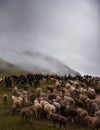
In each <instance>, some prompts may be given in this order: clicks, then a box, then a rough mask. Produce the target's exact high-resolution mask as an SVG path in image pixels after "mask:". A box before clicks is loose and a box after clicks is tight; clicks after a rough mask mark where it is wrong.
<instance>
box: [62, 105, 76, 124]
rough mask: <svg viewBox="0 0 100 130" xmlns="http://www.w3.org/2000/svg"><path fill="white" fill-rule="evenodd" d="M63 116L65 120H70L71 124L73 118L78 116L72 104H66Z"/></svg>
mask: <svg viewBox="0 0 100 130" xmlns="http://www.w3.org/2000/svg"><path fill="white" fill-rule="evenodd" d="M64 111H65V112H64V113H65V116H66V118H67V120H69V118H71V122H72V123H73V122H74V119H75V117H76V116H77V115H78V114H77V110H76V109H75V108H74V106H73V105H72V104H69V103H67V104H66V106H65V110H64Z"/></svg>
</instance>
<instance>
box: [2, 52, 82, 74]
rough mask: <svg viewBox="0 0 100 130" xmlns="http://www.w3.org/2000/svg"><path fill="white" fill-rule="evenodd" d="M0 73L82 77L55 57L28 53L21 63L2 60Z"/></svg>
mask: <svg viewBox="0 0 100 130" xmlns="http://www.w3.org/2000/svg"><path fill="white" fill-rule="evenodd" d="M0 72H7V73H19V72H31V73H41V74H58V75H72V76H76V75H80V73H79V72H77V71H75V70H73V69H71V68H70V67H68V66H67V65H65V64H64V63H62V62H61V61H59V60H57V59H56V58H54V57H53V56H50V55H47V54H44V53H40V52H30V51H26V52H23V54H22V55H21V56H20V60H19V63H17V64H15V63H14V62H12V63H9V62H7V61H5V60H3V59H0Z"/></svg>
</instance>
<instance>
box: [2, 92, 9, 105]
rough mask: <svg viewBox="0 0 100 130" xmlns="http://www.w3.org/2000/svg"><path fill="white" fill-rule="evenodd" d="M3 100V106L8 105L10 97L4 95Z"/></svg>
mask: <svg viewBox="0 0 100 130" xmlns="http://www.w3.org/2000/svg"><path fill="white" fill-rule="evenodd" d="M2 100H3V104H7V102H8V95H7V94H6V93H4V94H3V95H2Z"/></svg>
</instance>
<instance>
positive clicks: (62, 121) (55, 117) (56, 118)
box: [49, 113, 67, 129]
mask: <svg viewBox="0 0 100 130" xmlns="http://www.w3.org/2000/svg"><path fill="white" fill-rule="evenodd" d="M49 116H50V117H49V118H50V119H51V120H52V121H53V124H54V126H56V124H58V125H59V127H60V128H61V127H62V126H63V127H64V128H65V129H66V122H67V119H66V117H64V116H62V115H59V114H53V113H50V115H49Z"/></svg>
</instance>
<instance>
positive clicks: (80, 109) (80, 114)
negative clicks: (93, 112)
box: [76, 107, 88, 124]
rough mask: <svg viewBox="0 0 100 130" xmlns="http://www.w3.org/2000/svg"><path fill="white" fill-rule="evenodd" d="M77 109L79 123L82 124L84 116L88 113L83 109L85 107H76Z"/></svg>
mask: <svg viewBox="0 0 100 130" xmlns="http://www.w3.org/2000/svg"><path fill="white" fill-rule="evenodd" d="M76 110H77V115H78V117H79V122H80V123H81V124H84V119H85V117H86V116H87V115H88V112H87V111H86V110H85V109H82V108H79V107H78V108H76Z"/></svg>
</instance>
